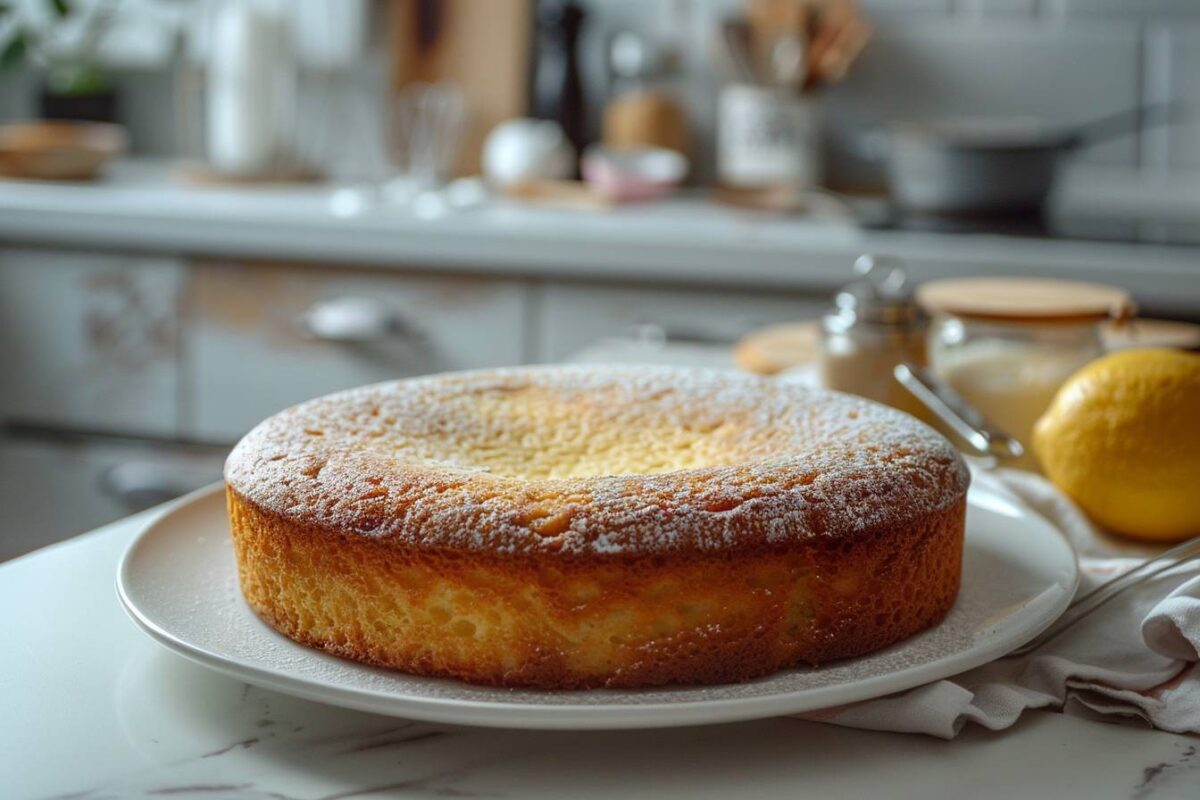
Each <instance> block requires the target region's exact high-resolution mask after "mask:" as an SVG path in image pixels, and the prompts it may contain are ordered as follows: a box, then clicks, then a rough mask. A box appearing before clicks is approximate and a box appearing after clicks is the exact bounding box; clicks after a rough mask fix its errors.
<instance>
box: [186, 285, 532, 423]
mask: <svg viewBox="0 0 1200 800" xmlns="http://www.w3.org/2000/svg"><path fill="white" fill-rule="evenodd" d="M527 294H528V290H527V287H526V285H525V284H524V283H522V282H520V281H509V280H490V279H480V278H471V277H463V276H429V275H424V276H418V275H411V274H406V273H397V272H378V271H377V272H370V271H365V270H355V269H350V268H324V267H321V268H319V267H303V266H297V265H275V264H246V263H218V262H206V263H199V264H196V265H194V267H193V274H192V282H191V286H190V290H189V293H188V312H187V313H188V335H187V338H186V342H185V346H184V350H185V361H186V363H187V371H188V376H189V377H188V391H187V392H186V399H185V403H184V418H185V419H184V428H185V432H186V433H187V434H188V435H190V436H192V437H195V438H200V439H203V440H209V441H233V440H235V439H237V438H238V437H240V436H241V435H242V434H244V433H245V432H246V431H247V430H249V429H250V428H251V427H252V426H253V425H254V424H256V423H257V422H259V421H260V420H262V419H263V418H265V417H267V416H269V415H270V414H273V413H275V412H276V411H279V410H280V409H282V408H285V407H287V406H290V405H293V404H295V403H298V402H300V401H302V400H306V399H308V398H311V397H315V396H318V395H322V394H326V393H328V392H332V391H336V390H338V389H344V388H348V387H352V386H358V385H361V384H367V383H375V382H378V381H383V380H388V379H392V378H400V377H405V376H410V375H421V374H425V373H431V372H442V371H445V370H454V369H470V368H477V367H495V366H507V365H513V364H518V363H521V362H522V361H524V360H526V359H525V353H524V346H523V344H524V340H525V319H526V316H527V314H526V308H527V302H528V301H527Z"/></svg>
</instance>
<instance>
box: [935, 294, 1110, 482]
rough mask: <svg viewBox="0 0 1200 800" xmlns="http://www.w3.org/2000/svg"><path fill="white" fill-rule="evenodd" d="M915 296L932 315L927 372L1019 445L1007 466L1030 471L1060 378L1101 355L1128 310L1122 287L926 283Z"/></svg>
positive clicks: (1069, 374) (1032, 468) (1064, 378)
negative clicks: (1037, 434) (1039, 428)
mask: <svg viewBox="0 0 1200 800" xmlns="http://www.w3.org/2000/svg"><path fill="white" fill-rule="evenodd" d="M917 298H918V301H919V302H920V303H921V305H922V306H923V307H924V308H925V310H926V311H927V312H928V313H929V314H931V315H932V318H933V321H932V324H931V326H930V330H929V347H928V351H929V361H930V366H931V367H932V368H933V370H934V372H935V373H937V375H938V376H939V377H940V378H941V379H942V380H943V381H945V382H946V383H947V384H949V385H950V387H951V388H953V389H954V390H955V391H957V392H958V393H959V394H960V395H962V397H963V399H964V400H966V401H967V402H968V403H970V404H971V405H972V406H974V407H975V408H976V409H977V410H978V411H979V412H980V413H981V414H983V416H984V417H985V418H986V419H987V420H988V421H989V422H990V423H991V424H992V425H995V426H996V427H998V428H1000V429H1001V430H1003V431H1004V432H1005V433H1008V434H1010V435H1012V436H1015V437H1016V438H1017V439H1018V440H1020V442H1021V443H1022V444H1023V445H1025V455H1023V456H1021V457H1020V458H1019V459H1016V460H1014V461H1013V462H1011V463H1010V464H1008V466H1015V467H1021V468H1023V469H1028V470H1033V471H1037V470H1038V463H1037V458H1036V456H1035V455H1034V454H1033V452H1032V449H1031V446H1030V445H1031V443H1032V437H1033V427H1034V424H1035V423H1036V422H1037V420H1038V418H1039V417H1041V416H1042V414H1043V413H1044V412H1045V411H1046V409H1047V408H1048V407H1049V405H1050V402H1051V401H1052V400H1053V399H1054V395H1055V394H1056V393H1057V392H1058V390H1059V387H1061V386H1062V384H1063V383H1064V382H1065V381H1066V380H1067V378H1069V377H1070V376H1071V375H1073V374H1074V373H1075V372H1076V371H1078V370H1079V368H1080V367H1082V366H1084V365H1085V364H1087V363H1088V362H1089V361H1092V360H1093V359H1095V358H1097V357H1099V356H1100V355H1102V354H1103V353H1104V345H1103V340H1102V339H1101V331H1102V330H1103V328H1104V326H1105V325H1106V324H1108V323H1110V322H1111V321H1112V320H1114V319H1115V320H1119V321H1124V320H1127V319H1128V318H1129V317H1130V316H1131V313H1132V308H1133V305H1132V301H1131V299H1130V297H1129V294H1128V293H1127V292H1125V291H1124V290H1122V289H1118V288H1115V287H1111V286H1104V285H1100V284H1091V283H1079V282H1074V281H1058V280H1047V279H1037V278H1011V279H1002V278H961V279H952V280H944V281H934V282H932V283H927V284H925V285H923V286H922V287H921V288H920V290H919V291H918V292H917Z"/></svg>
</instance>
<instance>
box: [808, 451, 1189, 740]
mask: <svg viewBox="0 0 1200 800" xmlns="http://www.w3.org/2000/svg"><path fill="white" fill-rule="evenodd" d="M974 479H975V481H976V482H977V483H979V484H986V485H987V486H988V488H989V489H992V490H994V491H997V492H999V493H1002V494H1004V495H1006V496H1007V497H1009V498H1010V499H1012V500H1013V501H1014V502H1018V503H1022V504H1024V505H1025V506H1026V507H1028V508H1029V509H1031V510H1032V511H1034V512H1035V513H1038V514H1041V515H1042V516H1043V517H1045V518H1046V519H1047V520H1049V521H1050V522H1051V523H1053V524H1055V525H1057V526H1058V527H1059V529H1060V530H1062V531H1063V533H1064V534H1065V535H1066V536H1067V537H1068V538H1069V539H1070V540H1071V542H1072V543H1073V544H1074V545H1075V547H1076V550H1077V551H1078V552H1079V554H1080V569H1081V581H1080V583H1081V585H1080V592H1086V591H1088V590H1090V589H1091V588H1093V587H1095V586H1096V585H1098V584H1099V583H1102V582H1104V581H1106V580H1108V579H1110V578H1112V577H1114V576H1115V575H1119V574H1120V573H1122V572H1124V571H1125V570H1127V569H1129V568H1131V567H1133V566H1134V565H1136V564H1137V563H1138V560H1137V559H1131V558H1128V557H1121V558H1113V557H1111V554H1112V553H1113V552H1114V544H1113V542H1112V540H1110V539H1108V538H1107V537H1106V536H1105V535H1104V534H1103V533H1101V532H1099V531H1097V530H1096V529H1095V528H1094V527H1093V526H1092V525H1091V523H1089V522H1088V520H1087V519H1086V518H1085V517H1084V516H1083V514H1082V513H1080V511H1079V510H1078V509H1077V508H1076V507H1075V506H1074V505H1073V504H1072V503H1071V501H1070V500H1068V499H1067V498H1066V497H1065V496H1063V495H1062V494H1061V493H1060V492H1059V491H1058V490H1057V489H1055V488H1054V486H1053V485H1052V484H1050V483H1049V482H1048V481H1046V480H1045V479H1044V478H1041V477H1040V476H1037V475H1034V474H1031V473H1026V472H1021V471H1018V470H996V471H991V472H984V471H980V470H977V471H976V472H975V475H974ZM1116 547H1117V548H1118V550H1119V548H1120V546H1116ZM1105 556H1107V557H1105ZM1198 650H1200V570H1198V569H1197V568H1196V567H1195V566H1194V565H1193V566H1189V565H1183V566H1180V567H1178V568H1177V569H1174V570H1171V571H1170V572H1168V573H1164V574H1163V575H1160V576H1159V577H1158V578H1156V579H1155V580H1153V581H1151V582H1149V583H1146V584H1143V585H1141V586H1139V587H1137V588H1135V589H1131V590H1129V591H1127V592H1126V593H1124V594H1122V595H1120V596H1118V597H1117V598H1116V599H1114V600H1112V601H1110V602H1109V603H1107V604H1106V605H1104V606H1102V607H1101V608H1100V609H1098V610H1096V611H1094V612H1093V613H1092V614H1091V615H1090V616H1088V617H1085V618H1084V619H1083V620H1081V621H1080V622H1078V623H1076V624H1075V625H1074V626H1073V627H1072V628H1070V629H1068V630H1067V631H1066V632H1064V633H1063V634H1062V635H1060V636H1058V637H1057V638H1055V639H1053V640H1052V641H1050V642H1047V643H1046V644H1045V645H1043V646H1042V647H1040V648H1039V649H1038V650H1036V651H1034V652H1033V653H1030V654H1029V655H1027V656H1024V657H1020V658H1009V659H1001V660H999V661H995V662H993V663H991V664H986V665H984V666H982V667H978V668H976V669H973V670H971V671H969V672H965V673H963V674H961V675H956V676H954V677H952V678H948V679H946V680H941V681H937V682H935V683H930V684H927V685H925V686H919V687H917V688H915V689H911V690H909V691H907V692H901V693H899V694H895V695H891V696H888V697H882V698H879V699H876V700H867V701H864V702H861V703H855V704H852V705H847V706H840V707H837V708H829V709H824V710H822V711H818V712H814V713H811V714H806V715H804V716H805V718H808V719H816V720H821V721H823V722H830V723H833V724H835V725H845V726H848V727H852V728H867V729H870V730H881V731H900V732H906V733H926V734H930V735H932V736H939V737H942V738H945V739H950V738H953V737H954V736H956V735H957V734H958V732H959V731H961V730H962V729H963V727H964V726H966V724H967V723H974V724H977V725H982V726H984V727H985V728H990V729H991V730H999V729H1002V728H1007V727H1008V726H1010V725H1012V724H1013V723H1014V722H1016V721H1017V718H1018V717H1020V716H1021V713H1022V712H1023V711H1025V710H1026V709H1029V708H1047V707H1051V708H1060V709H1062V710H1063V711H1064V712H1065V713H1068V714H1075V715H1080V716H1093V717H1094V716H1097V715H1099V716H1123V717H1137V718H1140V719H1142V720H1144V721H1146V722H1147V723H1149V724H1151V725H1153V726H1155V727H1157V728H1161V729H1163V730H1167V731H1174V732H1179V733H1182V732H1191V733H1200V665H1198V664H1197V661H1198V659H1200V657H1198V655H1197V651H1198Z"/></svg>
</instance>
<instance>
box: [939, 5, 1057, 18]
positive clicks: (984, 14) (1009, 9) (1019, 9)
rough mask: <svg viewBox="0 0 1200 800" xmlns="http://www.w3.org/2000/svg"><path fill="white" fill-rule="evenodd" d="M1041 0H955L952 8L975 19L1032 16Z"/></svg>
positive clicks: (1036, 11)
mask: <svg viewBox="0 0 1200 800" xmlns="http://www.w3.org/2000/svg"><path fill="white" fill-rule="evenodd" d="M1041 3H1042V0H956V2H955V4H954V9H955V11H957V12H958V13H960V14H963V15H965V16H968V17H975V18H977V19H984V18H990V17H1002V18H1010V17H1033V16H1034V15H1036V14H1037V13H1038V9H1039V8H1040V6H1041Z"/></svg>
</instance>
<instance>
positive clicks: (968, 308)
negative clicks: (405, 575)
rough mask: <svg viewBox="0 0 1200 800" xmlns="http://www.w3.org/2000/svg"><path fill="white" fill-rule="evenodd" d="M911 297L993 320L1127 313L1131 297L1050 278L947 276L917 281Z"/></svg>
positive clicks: (934, 308)
mask: <svg viewBox="0 0 1200 800" xmlns="http://www.w3.org/2000/svg"><path fill="white" fill-rule="evenodd" d="M917 302H918V303H920V304H921V305H922V306H923V307H924V308H925V310H926V311H928V312H930V313H942V314H952V315H954V316H956V317H966V318H968V319H986V320H995V321H997V322H1087V321H1088V320H1096V321H1101V320H1105V319H1127V318H1128V317H1129V316H1130V315H1132V313H1133V298H1132V297H1130V295H1129V292H1127V291H1125V290H1124V289H1120V288H1118V287H1116V286H1106V285H1105V284H1102V283H1084V282H1081V281H1060V280H1052V279H1050V278H950V279H947V280H940V281H931V282H929V283H925V284H922V285H921V286H920V287H919V288H918V289H917Z"/></svg>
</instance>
